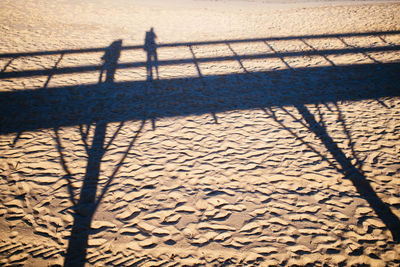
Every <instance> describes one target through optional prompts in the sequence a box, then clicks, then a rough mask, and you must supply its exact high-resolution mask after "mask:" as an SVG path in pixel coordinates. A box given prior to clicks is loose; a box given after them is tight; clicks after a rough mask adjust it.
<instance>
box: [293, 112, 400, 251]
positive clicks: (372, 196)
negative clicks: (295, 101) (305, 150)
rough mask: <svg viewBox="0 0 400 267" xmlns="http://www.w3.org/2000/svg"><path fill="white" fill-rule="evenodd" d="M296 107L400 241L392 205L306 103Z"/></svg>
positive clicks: (397, 219) (362, 195)
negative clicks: (347, 154)
mask: <svg viewBox="0 0 400 267" xmlns="http://www.w3.org/2000/svg"><path fill="white" fill-rule="evenodd" d="M296 109H297V110H298V111H299V113H300V114H301V115H302V117H303V118H304V120H305V121H306V122H307V124H308V128H309V130H310V131H312V132H313V133H314V134H315V135H316V136H317V137H318V138H319V139H320V140H321V141H322V143H323V144H324V146H325V147H326V149H327V150H328V151H329V153H331V155H332V156H333V157H334V159H335V160H336V162H338V163H339V165H340V167H341V172H342V173H343V175H344V176H345V177H346V178H347V179H349V180H350V181H351V182H352V183H353V185H354V186H355V188H356V190H357V192H358V193H359V194H360V196H361V197H362V198H363V199H365V200H366V201H367V202H368V204H369V205H370V207H371V208H372V209H373V210H374V212H375V213H376V214H377V215H378V217H379V218H380V219H381V220H382V222H383V223H384V224H385V225H386V227H387V228H388V229H389V231H390V232H391V234H392V237H393V241H394V242H395V243H399V242H400V220H399V218H398V217H397V216H396V215H395V214H394V213H393V212H392V211H391V209H390V207H389V206H388V205H387V204H386V203H385V202H383V201H382V200H381V199H380V198H379V197H378V195H377V194H376V192H375V191H374V189H373V188H372V187H371V185H370V183H369V182H368V180H367V179H366V177H365V176H364V174H363V173H362V172H361V171H360V170H359V169H357V168H356V167H355V166H354V165H353V164H352V163H351V161H350V159H348V158H347V157H346V155H345V154H344V153H343V151H342V150H341V149H340V148H339V147H338V146H337V144H336V143H335V142H334V141H333V139H332V138H331V137H330V136H329V134H328V133H327V131H326V129H325V128H324V127H323V126H322V125H321V124H319V123H318V122H317V121H316V120H315V117H314V115H312V114H311V112H310V111H309V110H308V109H307V107H306V106H304V105H296Z"/></svg>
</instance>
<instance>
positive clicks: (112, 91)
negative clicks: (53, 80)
mask: <svg viewBox="0 0 400 267" xmlns="http://www.w3.org/2000/svg"><path fill="white" fill-rule="evenodd" d="M390 34H400V32H377V33H346V34H335V35H315V36H292V37H276V38H257V39H238V40H222V41H208V42H191V43H175V44H161V45H158V46H157V47H158V48H160V47H175V46H187V47H189V48H190V49H191V47H192V46H201V45H216V44H228V45H229V44H231V43H251V42H265V43H266V44H267V45H268V43H267V42H269V41H280V40H306V39H316V38H344V37H358V36H381V35H390ZM110 47H111V46H110ZM108 49H110V48H108ZM113 49H115V47H114V48H113ZM134 49H143V46H127V47H123V46H120V47H119V48H118V51H119V52H120V51H122V50H134ZM231 50H232V48H231ZM398 50H400V46H394V45H387V46H382V47H366V48H353V47H348V48H345V49H328V50H317V49H311V50H308V51H294V52H279V51H275V50H272V53H268V54H248V55H238V54H236V53H235V52H234V51H233V50H232V52H234V56H222V57H206V58H196V57H195V56H194V53H192V55H193V58H191V59H176V60H160V61H158V62H157V64H158V65H159V66H171V65H177V64H186V63H192V64H194V65H195V66H196V69H197V70H198V74H199V77H185V78H179V79H178V78H177V79H160V80H153V81H128V82H115V81H114V79H113V78H109V79H108V81H107V78H106V82H101V78H102V77H101V76H102V68H104V65H99V66H97V65H87V66H77V67H66V68H53V69H46V70H26V71H3V72H2V73H0V78H1V79H12V78H21V77H33V76H48V77H49V79H50V77H51V76H53V75H57V74H66V73H82V72H87V71H101V74H100V79H99V80H100V81H99V83H98V84H91V85H77V86H76V85H75V86H61V87H48V86H47V85H48V81H47V82H46V84H45V86H44V87H43V88H41V89H34V90H17V91H11V92H0V118H1V121H0V134H3V135H4V134H11V133H17V136H18V135H20V133H21V132H24V131H35V130H39V129H54V131H55V133H56V143H57V150H58V152H59V155H60V158H61V164H62V167H63V169H64V171H65V172H66V176H65V177H66V179H69V178H68V177H70V176H71V175H72V174H71V172H70V170H69V168H68V166H67V164H66V162H65V160H63V146H62V144H61V142H60V138H59V136H58V129H59V128H61V127H65V126H80V129H81V135H82V140H83V141H84V143H85V144H86V142H87V134H85V131H84V130H83V125H86V127H87V129H88V128H89V127H90V126H94V127H95V130H94V137H93V139H92V144H91V145H89V144H86V151H87V155H88V159H87V161H88V162H87V168H86V174H85V178H84V181H83V187H82V188H81V191H80V196H81V199H80V200H79V201H78V202H76V203H75V202H73V203H74V209H75V210H74V211H75V221H74V225H73V228H72V233H71V238H70V244H69V248H68V251H67V255H66V262H65V265H68V266H72V265H74V266H78V265H81V266H83V262H84V260H85V257H86V247H87V242H88V236H89V232H88V229H89V228H90V223H91V220H92V217H93V214H94V212H95V211H96V208H97V206H98V205H99V203H100V201H101V198H102V196H103V195H104V194H105V193H106V192H107V188H108V186H110V184H111V181H112V180H113V179H114V177H115V176H116V175H117V173H118V170H119V166H121V164H122V163H123V161H124V160H125V157H126V155H127V154H128V153H129V150H130V149H131V148H132V146H133V144H134V143H135V140H136V139H137V138H138V135H139V133H140V131H141V129H142V127H143V125H144V123H145V121H146V120H152V121H153V122H154V121H155V120H157V119H160V118H164V117H174V116H188V115H199V114H207V113H210V114H212V115H213V116H214V118H215V120H216V121H217V119H216V116H217V115H216V114H217V113H219V112H225V111H231V110H247V109H262V110H264V111H266V112H267V113H268V114H269V115H270V116H271V117H272V118H273V119H274V120H275V121H277V122H278V123H279V124H280V125H281V126H282V127H283V128H285V129H288V130H289V131H290V129H289V128H288V127H286V126H285V125H284V124H283V123H282V122H280V120H279V118H278V117H277V116H276V114H275V113H274V112H273V110H272V108H284V107H286V106H294V107H296V109H297V111H298V112H299V114H301V116H302V117H303V118H304V120H305V122H306V124H304V127H306V128H307V129H308V130H309V131H311V132H313V133H314V134H315V135H316V136H317V138H318V139H320V141H321V142H322V144H323V145H324V146H325V148H326V149H327V150H328V151H329V153H330V154H331V155H332V156H333V158H334V159H335V161H336V162H337V163H338V165H339V167H336V169H337V170H338V171H339V172H341V173H342V174H343V175H344V176H345V177H346V178H348V179H349V180H350V181H351V182H352V183H353V185H354V186H355V187H356V189H357V191H358V193H359V194H360V196H361V197H363V198H364V199H365V200H366V201H367V202H368V203H369V204H370V206H371V207H372V208H373V210H374V211H375V213H376V214H377V215H378V216H379V218H380V219H381V220H382V221H383V222H384V223H385V225H386V227H387V228H388V229H389V230H390V232H391V233H392V236H393V239H394V241H396V242H398V241H399V240H400V233H399V229H400V221H399V219H398V218H397V217H396V215H394V214H393V213H392V211H391V210H390V207H389V206H388V205H387V204H385V203H384V202H383V201H382V200H381V199H380V198H379V197H378V196H377V195H376V193H375V192H374V190H373V189H372V187H371V185H370V184H369V182H368V180H367V179H366V177H365V176H364V174H363V173H362V171H361V170H360V169H359V168H358V167H357V166H355V165H354V164H353V163H351V158H348V157H346V155H345V154H344V152H343V151H342V150H341V149H340V148H339V147H338V146H337V145H336V143H335V141H334V140H333V139H332V138H331V137H330V136H329V134H328V132H327V130H326V127H325V126H324V125H323V124H321V123H318V122H317V121H316V119H315V118H314V115H313V114H312V113H311V112H310V111H309V109H308V108H307V105H309V104H326V103H337V102H340V101H359V100H363V99H377V100H378V99H379V98H382V97H395V96H396V97H398V96H400V83H399V78H398V74H399V73H400V63H384V62H379V61H375V62H374V63H369V64H359V65H355V64H353V65H343V66H337V65H334V64H333V63H332V62H331V66H324V67H305V68H289V69H284V70H274V71H263V72H248V71H247V72H246V73H243V74H226V75H209V76H204V75H202V74H201V71H200V66H199V63H204V62H219V61H237V62H239V64H241V60H247V59H265V60H267V59H270V58H278V59H280V60H282V61H283V62H284V63H285V64H286V65H287V66H289V67H290V65H289V64H288V63H287V62H286V61H285V58H288V57H296V56H323V57H325V58H326V57H327V56H329V55H344V54H355V53H363V54H366V53H370V52H388V51H398ZM106 51H107V49H105V48H93V49H80V50H60V51H47V52H46V51H45V52H32V53H14V54H2V55H0V58H10V59H11V60H12V59H13V58H18V57H29V56H42V55H55V54H58V55H60V56H61V59H62V56H63V55H65V54H68V53H90V52H106ZM191 51H192V50H191ZM192 52H193V51H192ZM61 59H60V60H61ZM111 61H113V65H112V67H107V68H108V69H107V70H106V71H107V73H106V75H112V77H113V76H114V73H115V71H118V70H119V69H127V68H133V67H145V66H146V62H132V63H117V61H118V57H117V58H116V59H114V60H111ZM7 66H8V65H6V67H7ZM241 66H242V68H244V67H243V65H242V64H241ZM110 73H111V74H110ZM49 79H48V80H49ZM126 121H142V125H141V126H140V128H139V130H138V131H137V132H136V134H135V136H134V138H132V141H131V142H130V145H129V146H128V149H127V151H126V152H125V153H124V156H123V157H122V158H121V161H120V162H119V164H118V165H117V166H116V168H115V170H114V172H113V174H112V175H111V176H110V177H109V180H108V182H107V183H106V186H105V187H104V188H103V190H102V192H101V193H100V197H98V198H97V199H96V198H95V196H96V190H97V181H98V177H99V172H100V164H101V159H102V157H103V155H104V153H105V150H106V149H107V147H108V146H109V144H105V132H106V128H107V124H109V123H112V122H119V123H121V125H122V124H123V123H124V122H126ZM153 125H154V124H153ZM116 134H118V131H117V132H116V133H115V135H116ZM111 141H112V139H111ZM111 141H110V142H111ZM70 190H72V189H71V188H70ZM71 195H72V193H71ZM82 210H83V211H82ZM85 210H86V211H85ZM83 232H84V233H85V234H84V237H82V233H83ZM76 264H78V265H76Z"/></svg>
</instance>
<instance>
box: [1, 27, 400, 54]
mask: <svg viewBox="0 0 400 267" xmlns="http://www.w3.org/2000/svg"><path fill="white" fill-rule="evenodd" d="M393 34H400V31H374V32H356V33H338V34H316V35H297V36H276V37H265V38H247V39H226V40H210V41H199V42H176V43H164V44H162V43H161V44H158V45H157V46H158V47H159V48H161V47H179V46H202V45H217V44H225V43H253V42H270V41H290V40H301V39H323V38H345V37H365V36H381V35H393ZM105 49H106V47H95V48H84V49H64V50H53V51H36V52H21V53H3V54H0V58H13V57H27V56H45V55H58V54H77V53H96V52H104V51H105ZM137 49H143V46H142V45H131V46H124V47H122V48H121V51H123V50H137Z"/></svg>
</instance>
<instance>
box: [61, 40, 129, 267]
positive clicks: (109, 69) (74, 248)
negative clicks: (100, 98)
mask: <svg viewBox="0 0 400 267" xmlns="http://www.w3.org/2000/svg"><path fill="white" fill-rule="evenodd" d="M121 47H122V41H121V40H118V41H115V42H113V43H112V44H111V45H110V46H109V47H108V48H107V49H106V52H105V54H104V56H103V57H102V59H103V60H104V64H103V66H102V68H101V71H100V77H99V83H102V76H103V74H104V72H106V78H105V82H104V83H105V84H106V85H110V84H112V83H114V75H115V71H116V67H117V64H118V59H119V57H120V54H121ZM98 104H99V105H101V104H105V103H98ZM106 130H107V123H106V122H104V121H98V122H97V123H96V125H95V129H94V136H93V141H92V146H91V147H90V148H89V149H88V161H87V165H86V172H85V177H84V180H83V184H82V188H81V191H80V195H79V201H78V203H77V204H76V206H75V207H74V208H75V210H74V223H73V226H72V230H71V235H70V238H69V244H68V248H67V254H66V257H65V262H64V266H84V264H85V260H86V250H87V247H88V240H89V234H90V224H91V222H92V219H93V215H94V213H95V212H96V209H97V206H98V204H99V202H98V201H96V192H97V185H98V181H99V176H100V167H101V159H102V158H103V156H104V154H105V152H106V149H105V147H104V143H105V137H106Z"/></svg>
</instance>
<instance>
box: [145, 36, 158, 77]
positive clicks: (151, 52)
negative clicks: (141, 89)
mask: <svg viewBox="0 0 400 267" xmlns="http://www.w3.org/2000/svg"><path fill="white" fill-rule="evenodd" d="M156 38H157V35H156V34H155V33H154V29H153V28H151V29H150V31H147V32H146V36H145V38H144V47H143V49H144V51H146V53H147V62H146V70H147V80H148V81H152V80H153V66H154V67H155V69H156V74H157V79H158V62H157V61H158V59H157V44H156Z"/></svg>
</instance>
